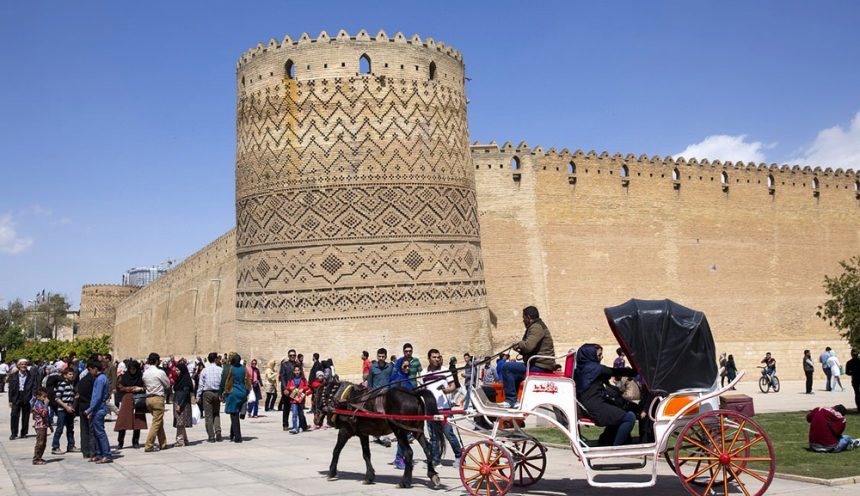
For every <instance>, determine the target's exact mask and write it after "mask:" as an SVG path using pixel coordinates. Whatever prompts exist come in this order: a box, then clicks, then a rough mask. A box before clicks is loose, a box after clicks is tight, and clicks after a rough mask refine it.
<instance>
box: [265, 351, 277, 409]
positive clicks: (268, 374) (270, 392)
mask: <svg viewBox="0 0 860 496" xmlns="http://www.w3.org/2000/svg"><path fill="white" fill-rule="evenodd" d="M277 364H278V362H277V361H275V360H269V365H268V366H267V367H266V371H265V381H266V405H265V410H264V411H267V412H271V411H272V410H274V409H275V400H276V399H277V398H278V371H277V370H276V369H275V366H276V365H277Z"/></svg>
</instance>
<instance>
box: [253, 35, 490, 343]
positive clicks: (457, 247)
mask: <svg viewBox="0 0 860 496" xmlns="http://www.w3.org/2000/svg"><path fill="white" fill-rule="evenodd" d="M237 85H238V88H237V89H238V104H237V124H236V127H237V151H236V217H237V238H238V240H237V241H238V242H237V257H238V273H237V276H238V281H237V295H236V296H237V320H238V322H239V329H238V335H237V342H238V343H239V345H240V349H245V350H246V351H249V352H252V353H259V352H262V351H264V350H265V351H269V352H274V353H275V354H276V356H278V354H279V353H283V351H285V350H286V349H287V348H289V347H294V348H297V349H301V348H300V347H301V346H303V343H307V346H305V347H304V349H305V351H317V350H319V351H321V353H323V358H325V356H326V352H328V353H329V356H341V353H343V355H342V356H343V357H344V358H346V357H351V358H354V356H353V355H356V354H357V351H356V350H359V349H370V348H373V350H375V348H376V347H378V346H389V347H393V348H397V347H399V346H400V345H401V344H402V343H403V342H405V341H409V342H412V343H413V344H414V346H415V347H416V352H417V353H421V352H422V350H423V351H426V350H427V348H428V347H436V348H440V349H442V350H443V351H448V352H460V353H461V352H462V351H465V350H467V349H472V350H473V351H479V352H484V351H487V350H488V349H489V346H490V333H489V329H488V327H489V325H488V316H487V315H488V312H487V307H486V297H485V286H484V274H483V262H482V260H481V243H480V238H479V229H478V218H477V207H476V198H475V183H474V171H473V169H472V160H471V155H470V151H469V138H468V129H467V124H466V98H465V94H464V66H463V61H462V57H461V55H460V53H459V52H457V51H456V50H454V49H453V48H451V47H446V46H445V45H444V44H443V43H435V42H434V41H433V40H432V39H429V38H428V39H426V40H421V39H420V38H419V37H418V36H417V35H416V36H413V37H412V38H406V37H404V36H403V35H402V34H400V33H397V35H395V36H394V37H392V38H388V37H387V36H386V34H385V33H384V32H381V31H380V32H379V33H378V34H377V35H376V36H375V37H371V36H369V35H368V33H367V32H365V31H361V32H359V33H358V34H357V35H356V36H355V37H350V36H349V35H348V34H347V33H346V32H344V31H341V32H340V33H339V34H338V35H337V36H336V37H334V38H331V37H329V36H328V35H327V34H326V33H325V32H323V33H321V34H320V35H319V37H317V38H316V39H311V38H310V37H309V36H308V35H307V34H303V35H302V36H301V38H299V39H298V40H297V41H293V40H292V39H290V38H289V37H286V38H284V39H283V41H282V42H280V43H277V42H276V41H275V40H271V41H270V42H269V44H268V45H267V46H264V45H262V44H260V45H258V46H257V47H256V48H254V49H252V50H250V51H249V52H247V53H246V54H245V55H243V56H242V58H241V59H240V61H239V63H238V68H237ZM346 340H348V341H349V342H350V343H351V344H353V345H354V346H344V342H345V341H346ZM333 346H336V347H337V348H336V349H335V348H333ZM373 350H371V353H373ZM391 351H394V352H396V353H398V354H399V353H400V350H399V349H392V350H391Z"/></svg>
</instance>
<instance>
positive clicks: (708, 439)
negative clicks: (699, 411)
mask: <svg viewBox="0 0 860 496" xmlns="http://www.w3.org/2000/svg"><path fill="white" fill-rule="evenodd" d="M775 468H776V459H775V457H774V452H773V445H772V444H771V442H770V439H769V438H768V437H767V434H765V432H764V431H763V430H762V428H761V427H760V426H759V425H758V424H756V423H755V422H753V421H752V420H750V418H749V417H746V416H744V415H742V414H740V413H738V412H732V411H726V410H717V411H714V412H709V413H706V414H703V415H699V416H698V417H696V418H694V419H693V420H692V421H691V422H690V423H689V424H687V425H686V426H685V427H684V428H683V429H682V430H681V433H680V434H679V435H678V440H677V442H676V444H675V463H674V469H675V473H677V474H678V477H679V478H680V479H681V483H682V484H683V485H684V487H685V488H686V489H687V491H688V492H689V493H690V494H694V495H696V496H705V495H710V494H721V495H724V496H728V495H729V494H744V495H746V496H753V495H756V496H758V495H761V494H764V492H765V491H766V490H767V488H768V486H770V483H771V481H773V473H774V469H775Z"/></svg>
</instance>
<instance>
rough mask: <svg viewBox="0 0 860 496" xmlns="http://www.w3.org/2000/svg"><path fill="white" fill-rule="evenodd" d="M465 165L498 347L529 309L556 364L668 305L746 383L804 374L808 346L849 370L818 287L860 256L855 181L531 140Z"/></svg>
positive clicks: (479, 150) (478, 151)
mask: <svg viewBox="0 0 860 496" xmlns="http://www.w3.org/2000/svg"><path fill="white" fill-rule="evenodd" d="M472 157H473V162H474V166H475V174H476V184H477V191H478V208H479V219H480V222H481V242H482V247H483V251H484V260H485V273H486V280H487V287H488V291H487V294H488V305H489V308H490V312H491V315H492V316H493V318H494V319H495V320H496V321H497V325H498V328H497V329H496V330H495V332H494V337H495V341H496V342H497V343H502V342H508V341H513V340H514V339H517V338H519V337H520V335H521V333H522V324H521V322H520V314H519V310H520V309H521V308H522V307H523V306H525V305H527V304H531V303H534V304H535V305H537V306H538V307H539V308H540V310H541V312H542V314H543V316H545V319H546V321H547V323H548V325H549V326H550V328H551V329H552V331H553V335H554V338H555V342H556V349H557V350H558V351H561V350H563V349H567V348H570V347H575V346H579V345H580V344H582V343H583V342H599V343H606V344H609V343H607V342H611V340H612V335H611V332H610V331H609V328H608V326H607V323H606V319H605V317H604V315H603V308H604V307H607V306H612V305H615V304H618V303H621V302H623V301H625V300H627V299H628V298H633V297H635V298H643V299H649V298H670V299H673V300H675V301H678V302H679V303H682V304H684V305H687V306H690V307H693V308H696V309H698V310H702V311H704V312H705V314H706V315H707V316H708V320H709V322H710V324H711V327H712V329H713V332H714V337H715V339H716V341H717V349H718V351H719V352H722V351H726V352H728V353H733V354H734V355H735V358H736V361H737V363H738V366H739V367H740V368H745V369H747V370H748V371H750V372H756V373H757V370H756V369H755V366H756V365H758V361H759V360H760V359H761V357H762V356H763V355H764V352H765V351H772V352H773V353H774V355H775V356H776V358H777V359H778V360H779V363H780V364H781V366H780V367H779V370H780V374H781V375H782V376H783V377H784V378H801V377H802V371H801V369H800V361H801V358H800V357H801V356H802V350H803V349H804V347H808V348H811V349H812V351H813V355H814V356H815V357H816V358H817V356H818V353H820V352H821V350H822V349H823V347H824V346H832V347H834V349H836V350H837V352H839V356H840V357H841V358H842V361H843V363H844V361H845V360H847V358H848V357H849V354H848V348H847V345H846V344H845V343H843V342H842V341H841V339H840V338H839V337H838V333H837V332H836V331H835V330H833V329H832V328H830V327H829V326H828V325H827V324H826V323H825V322H824V321H822V320H821V319H819V318H818V317H816V316H815V311H816V308H817V305H819V304H820V303H822V302H823V301H824V299H825V294H824V292H823V289H822V286H821V285H822V281H823V278H824V275H825V274H836V273H838V272H839V270H840V268H839V265H838V261H839V260H843V259H846V258H848V257H850V256H852V255H855V254H856V253H857V251H858V248H860V217H858V210H860V201H858V182H857V176H856V175H855V173H854V172H853V171H848V172H845V171H842V170H835V171H834V170H831V169H823V170H822V169H818V168H816V169H811V168H808V167H806V168H799V167H788V166H775V165H771V166H765V165H763V164H762V165H757V164H731V163H720V162H718V161H715V162H708V161H706V160H703V161H701V162H697V161H695V160H691V161H689V162H687V161H685V160H683V159H679V160H673V159H672V158H669V157H667V158H665V159H664V158H660V157H654V158H648V157H645V156H641V157H635V156H633V155H627V156H621V155H614V156H610V155H609V154H607V153H602V154H600V155H598V154H595V153H594V152H589V153H582V152H581V151H577V152H575V153H570V152H568V151H567V150H563V151H562V152H557V151H556V150H554V149H550V150H548V151H544V150H543V149H542V148H541V147H534V148H531V147H529V146H528V144H526V143H522V144H520V145H519V146H516V147H515V146H513V145H511V144H510V143H506V144H505V145H503V146H502V147H499V146H497V145H495V144H491V145H480V144H476V145H474V146H473V147H472ZM515 157H516V159H515ZM512 161H513V162H514V163H517V162H518V163H519V169H514V168H513V167H512ZM622 168H626V177H622ZM673 177H674V178H673ZM614 348H615V346H612V348H611V349H613V350H614ZM607 356H609V355H607ZM612 356H614V353H613V354H612ZM819 375H820V374H819Z"/></svg>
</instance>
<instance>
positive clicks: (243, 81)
mask: <svg viewBox="0 0 860 496" xmlns="http://www.w3.org/2000/svg"><path fill="white" fill-rule="evenodd" d="M242 87H243V88H244V87H245V76H242Z"/></svg>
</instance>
